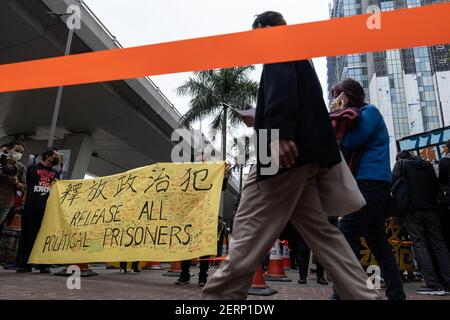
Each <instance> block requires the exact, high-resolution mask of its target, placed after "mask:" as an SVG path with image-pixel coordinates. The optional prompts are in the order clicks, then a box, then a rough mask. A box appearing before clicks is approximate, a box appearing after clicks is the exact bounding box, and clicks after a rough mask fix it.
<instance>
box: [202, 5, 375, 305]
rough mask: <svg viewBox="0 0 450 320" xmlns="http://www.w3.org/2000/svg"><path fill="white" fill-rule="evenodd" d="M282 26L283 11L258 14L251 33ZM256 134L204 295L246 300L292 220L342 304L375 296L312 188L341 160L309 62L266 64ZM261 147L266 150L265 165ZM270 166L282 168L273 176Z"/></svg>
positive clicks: (260, 90) (320, 91)
mask: <svg viewBox="0 0 450 320" xmlns="http://www.w3.org/2000/svg"><path fill="white" fill-rule="evenodd" d="M285 24H286V22H285V20H284V18H283V16H282V15H281V14H279V13H277V12H265V13H263V14H260V15H258V16H257V18H256V20H255V22H254V24H253V28H254V29H258V28H265V27H274V26H281V25H285ZM255 32H258V31H255ZM255 129H256V130H257V133H256V134H257V140H258V145H257V150H258V155H257V160H258V161H257V166H256V170H251V172H250V174H249V177H248V179H247V181H246V184H245V186H244V189H243V191H242V198H241V202H240V204H239V208H238V211H237V213H236V217H235V220H234V226H233V236H232V240H231V241H230V250H229V255H228V259H226V260H225V262H224V264H223V266H222V267H221V268H220V269H219V270H218V271H217V272H216V273H215V274H214V275H213V276H212V277H211V279H210V280H209V281H208V283H207V284H206V286H205V287H204V289H203V291H202V298H203V299H217V300H223V299H236V300H244V299H246V297H247V292H248V289H249V288H250V285H251V283H252V278H253V274H254V273H255V271H256V269H257V267H258V266H259V265H260V264H261V262H262V261H263V259H264V256H265V255H266V254H267V252H269V249H270V248H271V246H272V245H273V244H274V243H275V241H276V240H277V239H278V237H279V236H280V234H281V232H282V231H283V228H284V227H285V226H286V224H287V222H288V221H291V222H292V224H293V225H294V226H295V228H296V229H297V230H298V231H299V232H300V233H301V234H302V236H303V238H304V240H305V241H306V243H307V244H308V246H309V247H310V248H311V250H312V251H313V252H314V254H315V255H316V256H317V258H318V259H319V260H320V262H321V263H322V264H323V266H324V268H325V269H326V270H328V271H329V273H330V277H331V278H332V279H333V282H334V283H335V285H336V287H337V290H338V291H339V293H340V294H341V296H342V297H343V298H344V299H371V300H375V299H378V298H379V296H378V294H377V292H376V290H371V289H369V288H368V287H367V275H366V274H365V273H364V271H363V269H362V267H361V265H360V264H359V262H358V260H357V259H356V257H355V256H354V254H353V252H352V251H351V248H350V246H349V245H348V243H347V242H346V241H345V239H344V236H343V235H342V233H340V232H339V230H337V229H336V228H335V227H334V226H332V225H331V224H330V223H329V222H328V219H327V215H326V213H325V212H324V209H323V205H322V201H321V196H322V197H324V196H325V195H323V194H321V192H320V191H319V187H318V184H319V182H320V181H319V180H320V176H321V173H322V172H323V171H326V169H327V168H331V167H333V166H334V165H335V164H338V163H340V160H341V158H340V154H339V148H338V145H337V142H336V137H335V135H334V132H333V129H332V127H331V122H330V118H329V116H328V112H327V108H326V105H325V102H324V100H323V93H322V89H321V86H320V82H319V80H318V78H317V75H316V73H315V71H314V67H313V65H312V63H311V62H310V61H295V62H286V63H274V64H267V65H264V68H263V72H262V76H261V83H260V88H259V93H258V102H257V108H256V115H255ZM263 130H270V131H271V133H275V132H279V136H278V137H274V136H275V135H274V136H272V135H271V134H270V133H269V134H268V139H267V140H266V139H265V136H264V131H263ZM263 150H264V151H265V150H270V155H271V158H270V159H269V161H267V162H268V163H267V162H266V161H265V160H267V158H266V159H264V158H265V157H264V153H265V152H264V151H263ZM274 164H275V166H274ZM276 164H278V165H279V168H280V169H281V170H279V171H278V170H274V171H272V170H271V169H273V167H277V166H276ZM277 171H278V172H277ZM336 183H337V184H338V185H337V186H336V188H339V187H340V186H339V182H336ZM331 200H333V199H331ZM347 200H349V198H346V199H345V200H342V199H341V200H337V199H336V201H346V202H350V201H347Z"/></svg>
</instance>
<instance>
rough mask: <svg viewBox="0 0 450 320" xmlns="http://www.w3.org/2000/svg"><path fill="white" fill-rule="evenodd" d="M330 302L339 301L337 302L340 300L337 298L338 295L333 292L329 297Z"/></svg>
mask: <svg viewBox="0 0 450 320" xmlns="http://www.w3.org/2000/svg"><path fill="white" fill-rule="evenodd" d="M330 300H334V301H339V300H341V298H340V297H339V296H338V294H337V293H336V292H335V291H333V294H332V295H331V297H330Z"/></svg>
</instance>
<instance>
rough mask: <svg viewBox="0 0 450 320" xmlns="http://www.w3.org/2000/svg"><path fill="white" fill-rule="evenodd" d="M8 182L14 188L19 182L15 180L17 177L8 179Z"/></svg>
mask: <svg viewBox="0 0 450 320" xmlns="http://www.w3.org/2000/svg"><path fill="white" fill-rule="evenodd" d="M9 181H10V182H11V183H12V184H13V185H15V186H17V185H18V184H19V180H18V179H17V176H14V177H10V178H9Z"/></svg>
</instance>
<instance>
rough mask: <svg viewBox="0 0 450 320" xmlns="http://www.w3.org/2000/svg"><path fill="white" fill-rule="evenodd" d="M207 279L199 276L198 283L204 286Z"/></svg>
mask: <svg viewBox="0 0 450 320" xmlns="http://www.w3.org/2000/svg"><path fill="white" fill-rule="evenodd" d="M206 281H207V280H206V279H201V278H199V279H198V285H199V286H200V287H204V286H205V284H206Z"/></svg>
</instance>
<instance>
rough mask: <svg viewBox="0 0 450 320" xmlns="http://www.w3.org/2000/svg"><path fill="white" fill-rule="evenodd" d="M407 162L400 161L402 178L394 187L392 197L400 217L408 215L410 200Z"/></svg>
mask: <svg viewBox="0 0 450 320" xmlns="http://www.w3.org/2000/svg"><path fill="white" fill-rule="evenodd" d="M405 169H406V160H401V161H400V171H401V176H400V178H398V180H397V181H395V183H394V184H393V185H392V188H391V196H392V202H393V203H394V205H395V207H396V210H397V212H398V213H399V214H400V216H402V215H405V214H407V213H408V209H409V199H408V180H406V176H405Z"/></svg>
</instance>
